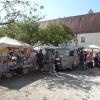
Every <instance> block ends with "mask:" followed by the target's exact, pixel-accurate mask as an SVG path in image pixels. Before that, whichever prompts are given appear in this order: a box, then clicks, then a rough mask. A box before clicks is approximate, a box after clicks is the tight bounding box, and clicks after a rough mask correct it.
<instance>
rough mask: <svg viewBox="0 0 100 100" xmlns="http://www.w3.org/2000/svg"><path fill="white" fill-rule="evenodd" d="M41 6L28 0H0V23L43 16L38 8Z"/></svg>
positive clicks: (36, 18)
mask: <svg viewBox="0 0 100 100" xmlns="http://www.w3.org/2000/svg"><path fill="white" fill-rule="evenodd" d="M42 8H43V6H39V5H38V4H37V3H35V2H30V1H29V0H0V25H5V24H9V23H12V22H15V21H22V20H26V19H34V20H39V19H41V18H42V17H43V16H42V15H41V14H40V13H39V12H38V10H39V9H42Z"/></svg>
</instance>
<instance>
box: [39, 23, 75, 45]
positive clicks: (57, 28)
mask: <svg viewBox="0 0 100 100" xmlns="http://www.w3.org/2000/svg"><path fill="white" fill-rule="evenodd" d="M39 34H40V36H39V38H40V39H39V40H40V41H41V43H42V44H52V45H55V46H57V45H58V44H62V43H67V42H68V41H70V40H71V39H73V38H74V33H73V32H72V31H71V29H70V28H68V27H66V26H65V25H62V24H50V25H48V26H47V28H45V29H40V31H39Z"/></svg>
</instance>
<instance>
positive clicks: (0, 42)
mask: <svg viewBox="0 0 100 100" xmlns="http://www.w3.org/2000/svg"><path fill="white" fill-rule="evenodd" d="M0 47H1V48H5V47H30V45H29V44H26V43H23V42H20V41H18V40H16V39H12V38H9V37H2V38H0Z"/></svg>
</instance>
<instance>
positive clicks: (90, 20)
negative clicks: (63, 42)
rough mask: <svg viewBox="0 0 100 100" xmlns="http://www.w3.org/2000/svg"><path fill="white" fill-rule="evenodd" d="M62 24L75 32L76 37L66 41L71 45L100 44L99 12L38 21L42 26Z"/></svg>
mask: <svg viewBox="0 0 100 100" xmlns="http://www.w3.org/2000/svg"><path fill="white" fill-rule="evenodd" d="M53 23H54V24H64V25H66V26H68V27H69V28H71V29H72V31H73V32H74V33H75V34H76V39H74V40H72V41H71V42H70V43H68V46H70V47H71V46H72V47H75V46H77V47H86V46H87V45H97V46H100V13H89V14H85V15H79V16H72V17H66V18H59V19H54V20H48V21H42V22H40V27H42V28H44V27H46V26H47V25H48V24H53Z"/></svg>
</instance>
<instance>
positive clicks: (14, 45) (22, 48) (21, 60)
mask: <svg viewBox="0 0 100 100" xmlns="http://www.w3.org/2000/svg"><path fill="white" fill-rule="evenodd" d="M31 54H32V48H31V45H29V44H26V43H23V42H21V41H17V40H15V39H12V38H9V37H2V38H0V76H1V75H6V74H7V73H10V72H13V74H14V75H15V74H17V72H18V69H22V70H23V69H28V68H32V67H33V66H32V58H31Z"/></svg>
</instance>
